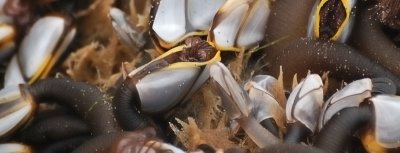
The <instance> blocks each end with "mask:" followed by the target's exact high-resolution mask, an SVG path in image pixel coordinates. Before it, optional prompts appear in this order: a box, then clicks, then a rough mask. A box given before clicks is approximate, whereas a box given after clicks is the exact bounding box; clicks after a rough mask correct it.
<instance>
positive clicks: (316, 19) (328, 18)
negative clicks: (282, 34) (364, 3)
mask: <svg viewBox="0 0 400 153" xmlns="http://www.w3.org/2000/svg"><path fill="white" fill-rule="evenodd" d="M356 2H357V0H322V1H316V3H317V4H315V6H314V8H313V11H312V13H311V15H310V20H309V25H308V37H316V38H319V39H323V40H334V41H339V42H346V40H347V38H348V37H349V35H350V32H351V29H352V27H353V23H354V17H355V13H354V12H352V11H353V8H355V5H356Z"/></svg>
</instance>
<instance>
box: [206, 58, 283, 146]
mask: <svg viewBox="0 0 400 153" xmlns="http://www.w3.org/2000/svg"><path fill="white" fill-rule="evenodd" d="M210 77H211V81H212V84H213V86H214V87H215V89H216V90H217V92H218V94H219V96H220V97H221V100H222V105H223V107H224V109H225V110H226V113H227V115H228V117H229V118H230V119H231V120H234V121H236V122H237V123H238V124H239V125H240V127H241V128H243V129H244V131H245V132H246V134H247V135H248V136H249V137H250V138H251V140H252V141H254V142H255V143H256V144H257V146H259V147H265V146H268V145H271V144H277V143H279V142H280V140H279V139H278V138H277V137H276V136H274V135H273V134H272V133H271V132H269V131H268V130H267V129H265V128H264V127H262V126H261V125H260V123H259V122H257V120H256V119H255V117H254V116H253V115H251V112H250V110H251V105H250V97H249V95H248V94H247V93H246V91H245V90H244V89H243V88H242V87H240V86H239V85H238V83H237V82H236V81H235V79H233V76H232V74H231V73H230V71H229V70H228V68H226V67H225V65H224V64H222V63H220V62H217V63H215V64H213V65H211V66H210Z"/></svg>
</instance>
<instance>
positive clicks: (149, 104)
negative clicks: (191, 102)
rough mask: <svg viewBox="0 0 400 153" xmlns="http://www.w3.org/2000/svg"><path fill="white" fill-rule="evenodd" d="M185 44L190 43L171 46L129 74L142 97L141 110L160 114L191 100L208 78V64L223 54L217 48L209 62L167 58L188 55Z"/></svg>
mask: <svg viewBox="0 0 400 153" xmlns="http://www.w3.org/2000/svg"><path fill="white" fill-rule="evenodd" d="M204 42H205V41H204ZM185 47H188V46H185V45H181V46H177V47H175V48H172V49H171V50H169V51H168V52H165V53H164V54H162V55H161V56H159V57H157V58H156V59H154V60H152V61H150V62H149V63H147V64H145V65H143V66H141V67H139V68H137V69H135V70H133V71H132V72H130V73H129V74H128V79H131V80H132V81H133V82H134V84H135V87H136V90H137V92H138V96H139V97H140V107H141V108H140V110H141V111H143V112H145V113H159V112H163V111H166V110H168V109H170V108H172V107H173V106H175V105H176V104H177V103H179V102H182V101H185V100H188V98H189V97H190V96H191V95H192V94H194V92H195V91H196V90H197V89H199V88H200V86H201V85H202V84H203V83H204V82H205V81H206V80H207V79H208V77H209V66H207V65H209V64H212V63H214V62H216V61H219V60H220V53H219V52H218V51H216V50H215V53H214V54H213V55H212V57H210V59H208V60H206V61H200V62H195V61H181V60H180V59H179V58H177V59H176V60H177V61H174V62H171V61H169V60H170V59H168V58H171V57H176V56H179V55H182V54H185V53H183V52H184V50H185ZM192 47H193V46H192ZM210 47H211V46H210ZM170 62H171V63H170Z"/></svg>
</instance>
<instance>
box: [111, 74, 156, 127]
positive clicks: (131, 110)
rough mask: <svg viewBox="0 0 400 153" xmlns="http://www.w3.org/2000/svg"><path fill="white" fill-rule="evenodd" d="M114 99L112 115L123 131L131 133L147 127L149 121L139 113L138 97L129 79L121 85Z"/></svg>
mask: <svg viewBox="0 0 400 153" xmlns="http://www.w3.org/2000/svg"><path fill="white" fill-rule="evenodd" d="M114 99H115V100H114V103H113V105H114V108H115V110H114V114H115V117H116V119H117V121H118V123H119V124H120V125H121V127H122V128H123V129H124V130H130V131H133V130H136V129H141V128H144V127H147V126H148V125H149V123H150V122H151V121H150V120H151V119H150V118H149V117H146V116H145V115H143V114H140V113H139V110H138V107H137V106H140V97H139V94H138V92H137V89H136V87H135V85H134V83H133V82H132V81H131V80H130V79H126V80H125V81H124V82H123V83H122V84H121V86H120V87H119V88H118V89H117V91H116V94H115V97H114ZM139 108H140V107H139Z"/></svg>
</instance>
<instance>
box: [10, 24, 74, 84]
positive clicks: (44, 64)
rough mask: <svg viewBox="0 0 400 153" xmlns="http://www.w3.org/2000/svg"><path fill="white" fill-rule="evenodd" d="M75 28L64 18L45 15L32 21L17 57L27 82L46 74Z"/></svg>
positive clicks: (72, 36) (61, 52) (64, 47)
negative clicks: (32, 23)
mask: <svg viewBox="0 0 400 153" xmlns="http://www.w3.org/2000/svg"><path fill="white" fill-rule="evenodd" d="M75 33H76V29H75V28H72V27H69V26H68V23H67V21H66V19H65V18H63V17H59V16H46V17H43V18H40V19H39V20H38V21H36V22H35V23H34V25H33V26H32V28H31V29H30V31H29V33H28V34H27V35H26V36H25V38H24V39H23V40H22V43H21V46H20V49H19V52H18V59H19V63H20V64H21V70H22V74H23V75H24V77H25V79H26V80H28V82H29V83H32V82H34V81H36V80H37V79H40V78H44V77H45V76H47V75H48V73H49V72H50V70H51V69H52V67H53V66H54V65H55V63H56V62H57V61H58V59H59V58H60V56H61V55H62V54H63V53H64V51H65V50H66V48H67V47H68V45H69V44H70V43H71V41H72V39H73V38H74V36H75Z"/></svg>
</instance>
